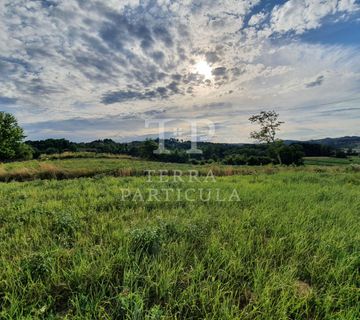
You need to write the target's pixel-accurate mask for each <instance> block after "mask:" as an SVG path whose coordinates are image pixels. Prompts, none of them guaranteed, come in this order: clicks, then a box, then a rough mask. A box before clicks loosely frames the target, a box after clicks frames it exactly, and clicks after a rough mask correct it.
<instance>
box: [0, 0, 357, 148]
mask: <svg viewBox="0 0 360 320" xmlns="http://www.w3.org/2000/svg"><path fill="white" fill-rule="evenodd" d="M259 2H260V1H251V0H246V1H236V0H216V1H205V0H201V1H198V0H196V1H195V0H184V1H170V0H161V1H160V0H159V1H158V6H153V7H151V8H149V7H146V6H147V5H148V4H149V3H150V2H148V1H137V0H134V1H115V0H112V1H109V2H100V1H86V2H77V1H75V0H69V1H63V2H58V4H57V5H53V6H50V7H46V6H44V5H43V4H42V2H41V1H31V2H29V1H24V0H16V1H10V0H7V1H5V0H0V40H1V43H2V45H1V46H0V81H1V84H0V96H5V97H10V98H16V99H17V105H15V106H9V107H8V108H9V109H8V111H11V110H12V111H13V112H14V113H15V114H16V115H17V116H18V117H19V120H20V122H21V123H24V124H27V128H29V129H28V130H29V132H30V130H31V134H32V135H34V136H35V135H36V136H37V137H40V136H41V134H44V135H46V136H49V135H55V134H57V136H59V135H65V134H67V133H68V132H69V130H67V131H66V130H60V127H59V126H56V128H57V129H54V128H51V126H54V122H52V121H58V122H59V123H60V122H61V121H64V120H71V119H73V118H82V119H83V118H85V120H86V119H103V118H105V120H104V121H100V120H99V122H98V124H99V125H96V126H93V128H95V130H96V132H97V133H98V136H99V137H101V136H103V135H105V134H106V135H107V136H111V134H112V133H111V132H112V129H109V128H106V126H107V125H108V126H110V122H109V118H110V119H111V117H120V116H119V114H120V111H121V117H125V118H126V117H127V115H131V114H133V113H134V112H135V113H136V114H142V113H145V112H146V111H147V110H149V107H150V105H151V106H154V105H155V107H154V108H159V109H162V110H165V111H166V114H167V115H169V117H200V116H201V117H208V118H210V119H212V120H214V121H215V122H220V123H229V126H225V127H226V128H236V123H246V119H247V115H248V114H249V113H252V112H254V111H256V110H258V109H259V108H261V107H263V108H265V107H269V108H270V107H279V110H282V112H284V113H285V115H291V114H293V113H294V112H298V111H296V110H295V111H289V110H290V109H289V106H300V107H299V108H300V109H301V106H302V105H307V104H309V103H310V104H311V103H320V102H321V101H323V100H324V99H325V100H326V101H330V102H331V101H334V100H337V99H344V97H349V96H354V95H356V93H357V90H358V89H357V88H358V87H357V84H358V83H359V81H360V75H359V72H360V62H359V61H360V54H359V53H358V51H357V50H355V49H353V48H351V47H343V46H326V45H320V44H319V45H309V44H306V43H302V42H300V41H292V40H291V38H290V39H287V43H286V44H284V43H282V41H279V42H277V43H275V42H273V41H272V40H271V37H272V36H273V32H280V33H283V32H287V31H294V32H296V33H298V34H301V33H303V32H305V31H306V30H309V29H312V28H317V27H319V26H320V24H321V23H322V19H323V18H324V17H327V16H329V15H332V14H334V13H339V12H341V13H343V14H345V15H347V16H348V14H349V13H352V12H355V11H356V10H357V6H356V4H355V2H354V1H351V0H343V1H333V0H329V1H320V0H317V1H305V0H304V1H300V0H290V1H287V2H286V3H285V4H284V5H282V6H276V7H275V8H274V9H273V11H272V12H260V13H255V14H252V9H253V8H254V6H255V5H256V4H258V3H259ZM79 3H81V5H80V4H79ZM152 3H154V2H152ZM5 4H6V6H5ZM139 5H140V7H139ZM249 16H251V18H250V20H249V22H248V25H249V26H248V27H244V21H246V19H247V17H249ZM269 16H270V17H271V21H270V25H266V24H265V21H267V20H268V19H267V18H268V17H269ZM140 27H141V28H140ZM139 28H140V29H139ZM156 28H158V29H156ZM154 30H157V31H154ZM200 58H207V59H208V60H209V63H210V65H211V66H212V67H213V68H220V69H218V70H220V71H219V74H218V75H217V76H216V77H214V80H213V82H212V83H210V84H209V83H207V82H206V81H205V79H201V78H199V76H198V75H195V74H193V73H192V72H193V69H194V68H193V63H194V62H195V61H197V60H198V59H200ZM319 77H322V78H320V79H322V80H321V81H318V82H319V85H316V86H312V87H311V86H310V87H311V89H310V88H309V87H308V88H307V84H309V83H314V82H316V80H317V79H318V78H319ZM172 82H174V83H175V85H174V84H173V83H172ZM109 92H110V93H114V94H113V95H110V98H111V99H109V100H108V101H110V102H111V103H109V104H107V105H105V104H104V103H102V101H104V95H106V94H108V93H109ZM164 92H166V93H164ZM108 96H109V95H108ZM161 97H162V98H163V99H161ZM116 98H117V99H118V100H116ZM147 98H148V99H147ZM112 99H113V100H112ZM221 102H225V103H227V102H228V103H229V104H226V107H224V105H223V104H218V106H219V107H217V108H204V110H202V109H201V107H200V108H194V107H193V106H194V104H196V105H200V106H203V105H209V104H211V103H215V104H216V103H221ZM229 106H231V107H229ZM121 117H120V118H121ZM304 117H305V116H304ZM290 118H291V117H290V116H289V119H290ZM45 120H46V122H47V124H48V126H49V127H48V128H46V127H44V124H42V125H41V127H40V125H39V127H38V129H36V128H37V124H38V123H42V122H44V121H45ZM85 120H84V121H82V122H81V123H82V125H84V127H83V128H80V127H78V128H77V127H74V132H72V136H76V134H77V132H78V134H79V136H81V137H85V138H86V137H92V138H93V137H94V135H96V132H91V129H89V127H87V126H90V124H89V123H91V125H93V124H92V123H93V122H89V121H85ZM94 121H95V120H94ZM129 121H130V120H129ZM344 121H345V120H344ZM69 123H70V124H72V123H75V122H71V121H70V122H66V124H67V125H69ZM289 123H291V120H289ZM101 126H104V127H101ZM31 128H32V129H31ZM143 129H144V128H139V121H138V122H137V124H136V126H135V125H134V126H131V125H128V126H127V127H126V130H125V131H124V132H123V134H124V135H126V133H128V134H129V136H135V135H136V134H138V133H139V132H140V133H141V135H143V134H146V132H145V131H144V130H143ZM290 129H291V127H289V129H288V130H290ZM56 130H57V131H56ZM231 130H232V129H231ZM234 130H235V129H234ZM56 132H57V133H56ZM137 132H138V133H137ZM242 132H246V130H245V129H244V130H243V131H242ZM231 134H232V133H230V134H229V133H227V132H225V131H223V132H221V130H220V132H219V136H218V137H219V140H221V139H222V137H224V139H230V138H231V137H230V136H231ZM288 134H290V131H288ZM246 138H247V136H240V135H236V139H238V141H239V140H243V141H245V140H246Z"/></svg>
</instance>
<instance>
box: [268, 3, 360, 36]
mask: <svg viewBox="0 0 360 320" xmlns="http://www.w3.org/2000/svg"><path fill="white" fill-rule="evenodd" d="M357 10H358V5H356V4H355V0H327V1H322V0H289V1H287V2H285V4H283V5H278V6H276V7H275V8H274V10H273V11H272V13H271V28H272V30H273V31H275V32H288V31H294V32H295V33H297V34H301V33H304V32H305V31H307V30H310V29H315V28H318V27H319V26H320V25H321V22H322V19H323V18H325V17H326V16H328V15H335V14H337V13H341V12H347V13H351V12H354V11H357Z"/></svg>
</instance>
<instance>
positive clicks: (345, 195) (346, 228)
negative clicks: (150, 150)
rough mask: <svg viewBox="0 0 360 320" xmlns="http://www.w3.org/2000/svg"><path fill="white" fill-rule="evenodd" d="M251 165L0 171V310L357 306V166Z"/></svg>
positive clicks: (335, 309)
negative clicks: (44, 174)
mask: <svg viewBox="0 0 360 320" xmlns="http://www.w3.org/2000/svg"><path fill="white" fill-rule="evenodd" d="M54 161H58V162H56V163H57V165H58V166H62V167H63V168H70V169H71V168H78V167H79V162H77V161H85V162H86V161H87V165H88V167H90V166H93V165H94V162H92V161H98V162H96V163H97V165H98V168H100V167H101V166H103V167H102V168H104V166H105V167H106V169H114V167H113V166H114V165H115V164H114V162H113V161H117V162H116V166H117V168H118V166H119V160H116V159H91V160H90V159H83V160H79V159H76V160H54ZM107 161H109V162H107ZM127 161H129V162H130V163H128V162H127ZM120 162H121V163H122V166H123V167H124V168H127V167H128V166H130V165H131V167H132V168H135V167H136V166H138V169H139V170H140V169H144V168H149V169H150V168H151V169H158V168H162V169H166V168H169V167H168V165H167V164H159V163H145V162H140V161H139V162H136V161H134V160H131V159H123V160H120ZM21 165H22V166H23V167H24V163H22V164H5V165H3V166H5V168H6V169H5V170H15V169H18V168H21ZM38 165H39V163H36V162H28V163H26V166H28V167H29V166H33V167H36V166H38ZM82 165H85V164H84V162H82ZM171 166H172V165H170V168H169V169H174V168H172V167H171ZM174 166H175V168H176V167H177V168H180V169H188V168H189V166H188V165H184V166H181V165H174ZM202 169H203V170H205V169H204V167H202ZM252 170H255V171H252V172H250V171H248V172H247V174H246V175H232V176H224V177H215V178H214V179H215V180H216V181H213V180H210V181H205V180H204V178H202V179H200V180H199V181H192V182H191V181H190V179H188V178H185V177H184V179H183V181H178V180H174V179H173V178H171V177H169V178H168V181H167V182H161V181H160V178H159V177H154V178H152V181H151V182H149V181H148V178H147V177H143V176H137V177H131V176H129V177H109V176H101V175H99V176H96V177H93V178H80V179H72V180H35V181H29V182H9V183H1V184H0V201H1V208H0V247H1V251H0V306H1V313H0V318H1V319H359V318H360V310H359V307H358V306H359V300H360V291H359V290H360V289H359V285H360V276H359V267H360V235H359V229H360V223H359V213H360V173H359V172H356V170H355V171H347V170H344V169H341V170H340V169H339V170H335V169H334V168H325V169H323V170H310V169H307V168H293V169H286V170H276V168H272V170H269V169H268V170H265V168H256V169H252ZM149 189H157V190H163V189H174V190H180V191H179V192H185V191H186V190H189V189H191V192H192V193H191V194H192V197H193V198H192V199H191V200H190V201H189V200H187V199H184V197H183V196H182V197H180V198H179V197H178V193H177V192H173V193H170V195H169V197H168V198H167V197H166V196H165V195H164V193H161V192H160V194H159V195H158V197H159V199H157V198H156V197H155V198H152V199H149V198H148V193H149ZM201 189H206V190H207V191H208V192H213V193H211V195H212V196H211V197H210V198H209V201H204V199H200V198H199V196H198V194H197V192H198V190H201ZM124 190H126V192H125V193H124ZM234 190H236V192H237V194H238V198H237V199H233V198H232V199H231V200H230V196H231V195H232V194H233V192H234ZM138 192H140V193H141V194H142V197H143V199H141V197H139V196H136V197H135V195H138ZM217 192H219V193H220V198H218V197H217ZM124 195H125V196H124ZM182 195H183V194H182ZM135 198H136V199H135ZM193 200H194V201H193ZM206 200H207V199H206Z"/></svg>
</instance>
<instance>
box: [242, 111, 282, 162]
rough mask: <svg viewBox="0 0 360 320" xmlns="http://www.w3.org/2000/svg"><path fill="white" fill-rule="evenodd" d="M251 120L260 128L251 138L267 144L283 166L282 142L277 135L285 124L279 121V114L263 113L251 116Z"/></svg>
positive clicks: (251, 134) (273, 112)
mask: <svg viewBox="0 0 360 320" xmlns="http://www.w3.org/2000/svg"><path fill="white" fill-rule="evenodd" d="M249 120H250V122H251V123H256V124H258V125H259V126H260V129H259V130H258V131H253V132H251V133H250V138H252V139H255V140H257V141H259V142H265V143H267V144H268V145H269V146H270V147H271V149H272V150H273V151H274V152H275V154H276V157H277V160H278V161H279V163H280V164H282V161H281V156H280V148H281V146H282V141H281V140H279V139H277V138H276V133H277V131H279V130H280V126H281V125H282V124H283V123H284V122H282V121H279V114H278V113H276V112H275V111H261V112H260V113H259V114H256V115H253V116H251V117H250V118H249Z"/></svg>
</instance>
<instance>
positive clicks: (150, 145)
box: [140, 139, 158, 160]
mask: <svg viewBox="0 0 360 320" xmlns="http://www.w3.org/2000/svg"><path fill="white" fill-rule="evenodd" d="M157 148H158V144H157V143H156V142H155V141H154V140H151V139H147V140H145V141H144V142H143V143H142V145H141V147H140V157H141V158H144V159H147V160H155V159H156V154H155V153H154V151H155V150H156V149H157Z"/></svg>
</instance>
